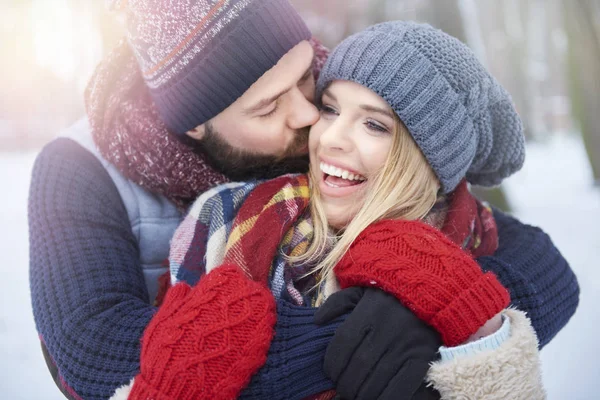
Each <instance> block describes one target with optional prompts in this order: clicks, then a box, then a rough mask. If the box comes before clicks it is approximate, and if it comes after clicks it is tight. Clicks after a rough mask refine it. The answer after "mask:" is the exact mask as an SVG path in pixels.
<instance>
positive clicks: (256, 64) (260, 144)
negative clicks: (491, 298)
mask: <svg viewBox="0 0 600 400" xmlns="http://www.w3.org/2000/svg"><path fill="white" fill-rule="evenodd" d="M113 3H114V5H121V7H122V8H123V9H124V11H126V12H127V13H128V15H127V21H128V32H129V38H128V39H129V40H128V43H126V44H122V45H121V46H120V47H119V48H118V49H116V51H115V52H114V53H113V54H112V55H111V56H110V57H108V58H107V60H105V62H104V63H103V64H102V65H101V66H100V67H99V69H98V71H97V73H96V75H95V77H94V79H93V80H92V82H91V83H90V86H89V88H88V92H87V113H88V118H87V119H86V120H82V121H80V122H79V123H78V124H76V125H75V126H74V127H72V128H70V129H69V130H68V131H67V132H66V134H65V136H67V137H63V138H59V139H57V140H55V141H54V142H52V143H50V144H49V145H48V146H46V147H45V148H44V150H42V152H41V153H40V155H39V156H38V159H37V161H36V165H35V167H34V171H33V178H32V183H31V189H30V202H29V224H30V280H31V292H32V303H33V311H34V316H35V320H36V325H37V329H38V331H39V334H40V338H41V340H42V344H43V349H44V351H45V355H46V356H47V360H48V364H49V366H50V369H51V371H53V374H54V376H55V380H56V382H57V384H58V386H59V387H60V388H61V390H62V391H63V393H64V394H65V395H66V396H67V397H69V398H82V399H106V398H108V397H110V396H111V395H112V394H113V392H114V390H115V389H116V388H117V387H118V386H121V385H123V384H126V383H127V382H129V380H130V379H131V378H132V377H133V376H135V375H136V373H137V371H138V369H139V357H140V355H139V352H140V347H139V341H140V338H141V337H142V333H143V331H144V328H145V327H146V326H147V325H148V323H149V321H150V319H151V318H152V316H153V315H154V313H155V311H156V307H154V306H153V305H152V302H153V300H154V297H155V296H156V293H157V292H158V284H159V283H158V282H159V276H161V275H162V273H163V272H164V271H166V268H165V267H164V266H162V265H161V263H162V261H163V260H164V259H166V258H167V256H168V250H169V240H170V239H171V236H172V234H173V231H174V229H175V227H176V226H177V225H178V224H179V222H180V220H181V215H182V212H183V210H184V209H185V206H186V205H188V204H189V203H190V202H191V201H192V200H194V199H195V198H196V197H197V196H198V195H199V194H200V193H202V192H204V191H206V190H208V189H210V187H212V186H214V185H216V184H219V183H223V182H226V181H227V180H230V179H233V180H239V179H245V178H248V177H253V176H260V177H270V176H274V175H277V174H280V173H281V172H284V171H285V172H287V171H295V170H301V169H302V168H305V167H306V163H305V157H304V155H305V152H306V150H305V148H304V147H305V144H306V128H308V127H309V126H310V125H312V124H314V123H315V122H316V121H317V119H318V111H317V109H316V108H315V106H314V105H313V104H312V96H313V91H314V77H313V75H312V74H311V72H312V71H311V65H312V64H313V58H314V50H313V47H314V46H311V45H310V44H309V39H310V32H309V31H308V29H307V28H306V26H305V25H304V23H303V22H302V20H301V19H300V18H299V16H298V15H297V14H296V12H295V11H294V10H293V8H292V7H291V6H290V5H289V3H288V2H287V1H285V0H219V1H172V2H168V5H162V4H154V3H160V2H150V1H137V2H129V4H127V2H118V1H114V2H113ZM142 76H143V79H142ZM498 216H499V217H500V218H498V225H499V233H500V242H501V247H500V249H499V250H498V252H497V253H496V257H485V258H484V259H482V260H479V261H480V264H481V265H482V267H483V268H484V269H490V270H492V271H494V272H495V273H496V274H497V275H498V277H499V278H500V281H501V282H502V283H503V284H504V285H505V286H506V287H507V288H508V289H509V290H510V292H511V296H512V300H513V303H514V304H515V305H516V306H517V307H519V308H520V309H521V310H523V311H527V312H528V313H529V316H530V318H531V320H532V323H533V325H534V328H535V329H536V332H537V334H538V337H539V340H540V345H541V346H543V345H544V344H546V343H547V342H548V341H549V340H550V339H551V338H552V337H553V336H554V335H555V334H556V333H557V332H558V331H559V330H560V328H562V326H564V324H565V323H566V322H567V321H568V319H569V318H570V316H571V315H572V314H573V313H574V311H575V308H576V306H577V302H578V293H579V289H578V286H577V282H576V279H575V277H574V275H573V273H572V271H571V270H570V268H569V267H568V265H567V264H566V262H565V261H564V259H563V258H562V257H561V256H560V254H559V253H558V251H557V250H556V249H555V248H554V247H553V245H552V243H551V242H550V240H549V238H548V237H547V236H546V235H545V234H543V233H542V232H541V231H539V230H537V229H535V228H531V227H528V226H525V225H522V224H520V223H518V222H517V221H515V220H513V219H511V218H509V217H506V216H501V215H500V214H499V215H498ZM361 301H362V300H361ZM364 301H371V300H368V299H366V300H364ZM364 308H365V307H362V308H361V309H364ZM358 309H359V308H358V307H357V310H358ZM393 311H394V310H393V309H391V308H390V310H389V312H388V313H387V314H386V313H385V312H384V315H385V317H381V315H382V314H378V318H379V319H377V320H373V319H369V316H368V315H365V316H364V318H359V319H358V320H360V321H362V322H361V323H364V324H370V325H371V326H372V327H373V329H377V328H378V326H380V325H382V324H385V320H386V319H387V318H393V317H394V313H393ZM281 312H284V311H281ZM354 320H357V319H354ZM360 328H361V327H360V326H356V325H354V326H351V325H347V324H343V325H341V326H340V328H339V329H340V330H343V329H348V330H350V329H360ZM328 340H330V337H329V338H328ZM383 345H390V346H391V345H393V342H392V341H390V343H384V344H383ZM321 359H322V354H321ZM317 372H318V373H321V374H322V372H321V371H317ZM353 373H355V372H354V371H352V370H350V368H348V371H347V372H346V374H347V375H346V377H345V379H343V380H340V381H339V382H335V383H336V384H338V387H337V389H338V390H340V391H341V392H344V388H343V387H340V384H342V385H343V381H348V378H347V377H348V376H352V374H353ZM292 375H293V374H290V376H292ZM373 375H376V373H374V374H373ZM296 377H297V375H296ZM285 379H289V378H281V379H279V380H278V381H277V384H278V385H282V384H286V383H288V386H290V385H292V384H294V382H293V381H291V382H290V381H285ZM319 379H321V378H319ZM319 382H325V381H323V380H322V379H321V380H320V381H319ZM340 382H341V383H340ZM267 383H268V382H267ZM325 383H326V384H329V385H330V384H331V383H330V382H329V383H327V382H325ZM260 384H261V382H254V381H253V383H251V386H252V385H260ZM381 384H383V383H381ZM265 386H266V385H265ZM249 389H252V388H249ZM347 392H348V391H346V393H347ZM349 397H352V396H351V394H350V396H349Z"/></svg>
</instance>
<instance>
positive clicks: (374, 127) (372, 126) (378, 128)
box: [365, 121, 389, 133]
mask: <svg viewBox="0 0 600 400" xmlns="http://www.w3.org/2000/svg"><path fill="white" fill-rule="evenodd" d="M365 125H366V126H367V128H368V129H369V130H371V131H375V132H377V133H387V132H389V131H388V129H387V128H386V127H385V126H383V125H381V124H380V123H377V122H375V121H367V122H365Z"/></svg>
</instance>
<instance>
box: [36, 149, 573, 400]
mask: <svg viewBox="0 0 600 400" xmlns="http://www.w3.org/2000/svg"><path fill="white" fill-rule="evenodd" d="M494 216H495V218H496V222H497V224H498V229H499V236H500V247H499V249H498V251H497V252H496V254H495V255H494V256H488V257H482V258H480V259H478V262H479V264H480V265H481V267H482V268H483V269H484V270H486V271H487V270H489V271H493V272H494V273H495V274H496V275H497V276H498V278H499V280H500V282H501V283H502V284H503V285H504V286H505V287H507V288H508V289H509V291H510V293H511V298H512V301H513V304H514V305H515V306H516V307H517V308H518V309H520V310H522V311H525V312H527V314H528V316H529V318H530V319H531V322H532V325H533V328H534V329H535V331H536V333H537V336H538V338H539V342H540V346H543V345H545V344H546V343H548V341H550V339H552V337H554V335H556V333H558V331H559V330H560V329H561V328H562V327H563V326H564V325H565V324H566V322H567V321H568V320H569V318H570V317H571V316H572V315H573V313H574V312H575V309H576V307H577V304H578V301H579V287H578V284H577V280H576V278H575V276H574V274H573V272H572V271H571V269H570V267H569V266H568V264H567V263H566V261H565V260H564V258H563V257H562V256H561V255H560V253H559V252H558V250H557V249H556V248H555V247H554V246H553V244H552V242H551V241H550V239H549V237H548V236H547V235H546V234H544V233H543V232H542V231H541V230H539V229H537V228H533V227H530V226H527V225H524V224H521V223H519V222H518V221H516V220H515V219H513V218H511V217H509V216H507V215H505V214H502V213H500V212H495V213H494ZM29 229H30V286H31V295H32V306H33V312H34V317H35V322H36V326H37V329H38V332H39V334H40V338H41V340H42V341H43V344H44V345H45V347H46V348H47V354H48V359H49V360H50V361H49V366H50V368H51V369H54V370H55V377H56V380H57V383H59V386H60V387H62V389H63V392H64V393H65V394H66V395H67V396H68V397H70V398H82V399H106V398H108V397H110V396H111V395H112V394H113V393H114V391H115V389H116V388H117V387H119V386H122V385H124V384H126V383H127V382H129V380H130V379H131V378H132V377H133V376H135V375H136V374H137V372H138V371H139V356H140V338H141V337H142V334H143V331H144V329H145V328H146V326H147V325H148V323H149V321H150V319H151V318H152V316H153V315H154V313H155V307H152V306H151V305H150V304H149V299H148V294H147V291H146V286H145V283H144V278H143V275H142V271H141V268H140V261H139V255H138V247H137V243H136V240H135V237H134V235H133V233H132V232H131V227H130V226H129V224H128V218H127V214H126V211H125V209H124V206H123V204H122V201H121V199H120V197H119V194H118V191H117V190H116V188H115V186H114V184H113V182H112V181H111V179H110V177H109V176H108V174H107V173H106V170H104V168H103V167H102V165H101V164H100V163H99V161H98V160H97V159H96V158H95V157H94V156H93V155H91V154H90V153H89V152H87V151H86V150H85V149H83V148H82V147H80V146H79V145H77V144H76V143H74V142H73V141H71V140H69V139H57V140H55V141H54V142H52V143H50V144H49V145H48V146H46V147H45V148H44V150H42V152H41V153H40V155H39V156H38V158H37V160H36V163H35V166H34V169H33V175H32V182H31V188H30V198H29ZM278 309H279V308H278ZM287 312H288V313H289V312H290V310H287ZM289 318H291V319H293V316H290V317H289ZM284 328H286V327H281V328H280V329H284ZM276 331H277V327H276ZM284 336H285V335H284ZM301 343H307V344H308V345H309V344H310V343H311V342H310V341H302V342H301ZM311 354H314V353H311ZM269 357H272V352H270V353H269ZM315 357H316V360H317V361H318V360H319V357H322V355H319V354H316V355H315ZM267 364H269V361H267ZM271 364H273V363H271ZM318 373H319V372H318ZM258 375H261V371H259V373H258ZM263 375H264V374H263ZM309 379H313V378H309ZM317 379H319V378H317ZM294 383H295V378H294V376H293V375H290V378H289V379H288V380H286V378H285V377H280V378H279V381H278V384H279V385H282V386H292V385H294ZM260 384H261V382H260V379H253V380H252V382H251V384H250V387H249V388H248V390H250V391H252V392H253V393H257V392H260V389H259V388H257V387H255V386H253V385H260ZM325 386H326V385H325Z"/></svg>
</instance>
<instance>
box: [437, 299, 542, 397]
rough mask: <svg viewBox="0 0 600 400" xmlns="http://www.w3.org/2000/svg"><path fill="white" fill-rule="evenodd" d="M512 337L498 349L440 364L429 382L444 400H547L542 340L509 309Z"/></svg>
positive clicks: (519, 315) (508, 315)
mask: <svg viewBox="0 0 600 400" xmlns="http://www.w3.org/2000/svg"><path fill="white" fill-rule="evenodd" d="M505 313H506V316H507V317H508V318H510V320H511V334H510V337H509V338H508V339H507V340H506V341H505V342H504V343H502V345H501V346H500V347H499V348H497V349H496V350H492V351H484V352H481V353H478V354H474V355H472V356H468V357H462V358H458V359H454V360H451V361H446V362H442V361H437V362H435V363H433V365H432V366H431V368H430V370H429V374H428V377H427V379H428V380H429V382H430V383H431V384H432V385H433V386H434V387H435V388H436V389H437V390H438V391H439V392H440V394H441V396H442V399H444V400H451V399H461V400H464V399H473V400H475V399H476V400H480V399H484V400H496V399H497V400H502V399H514V400H538V399H545V398H546V393H545V391H544V387H543V385H542V376H541V368H540V358H539V353H538V341H537V337H536V335H535V331H534V330H533V328H532V327H531V322H530V321H529V319H528V318H527V317H526V316H525V313H523V312H521V311H518V310H514V309H509V310H506V312H505Z"/></svg>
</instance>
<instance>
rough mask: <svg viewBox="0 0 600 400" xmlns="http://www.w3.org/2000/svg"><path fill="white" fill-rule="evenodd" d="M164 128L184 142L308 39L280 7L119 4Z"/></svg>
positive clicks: (296, 18) (174, 1)
mask: <svg viewBox="0 0 600 400" xmlns="http://www.w3.org/2000/svg"><path fill="white" fill-rule="evenodd" d="M119 9H120V10H121V11H122V12H124V13H125V20H126V23H127V38H128V42H129V44H130V46H131V47H132V49H133V51H134V53H135V56H136V59H137V61H138V63H139V65H140V68H141V70H142V72H143V75H144V80H145V81H146V85H147V86H148V88H149V89H150V93H151V94H152V97H153V99H154V101H155V103H156V106H157V109H158V111H159V113H160V115H161V118H162V120H163V121H164V123H165V124H166V126H167V127H168V128H169V129H170V130H171V131H172V132H175V133H178V134H185V133H186V132H187V131H189V130H191V129H194V128H195V127H197V126H198V125H201V124H203V123H204V122H206V121H208V120H209V119H211V118H212V117H214V116H215V115H217V114H219V113H220V112H221V111H223V110H224V109H226V108H227V107H229V106H230V105H231V104H232V103H233V102H234V101H236V100H237V99H238V98H239V97H240V96H241V95H242V94H243V93H244V92H245V91H246V90H248V88H249V87H250V86H251V85H252V84H253V83H254V82H256V81H257V80H258V78H260V77H261V76H262V75H263V74H264V73H265V72H267V71H268V70H269V69H271V68H272V67H273V66H275V64H277V62H278V61H279V59H280V58H281V57H283V56H284V55H285V54H286V53H287V52H288V51H289V50H291V49H292V48H293V47H294V46H296V45H297V44H298V43H300V42H301V41H303V40H308V39H310V36H311V34H310V31H309V30H308V28H307V27H306V24H305V23H304V21H303V20H302V18H300V15H298V13H297V12H296V10H294V8H293V7H292V5H291V4H290V3H289V2H288V1H287V0H219V1H210V0H194V1H189V0H171V1H168V2H157V1H151V0H138V1H135V2H134V1H129V2H127V3H124V4H123V3H121V4H119Z"/></svg>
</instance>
